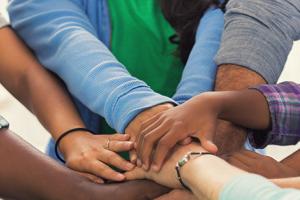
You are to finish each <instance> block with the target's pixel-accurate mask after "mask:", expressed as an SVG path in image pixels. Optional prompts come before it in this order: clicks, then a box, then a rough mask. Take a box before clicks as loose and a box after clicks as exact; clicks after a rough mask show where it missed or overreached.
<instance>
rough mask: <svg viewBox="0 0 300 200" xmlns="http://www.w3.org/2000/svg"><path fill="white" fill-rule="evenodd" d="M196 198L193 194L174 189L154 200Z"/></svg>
mask: <svg viewBox="0 0 300 200" xmlns="http://www.w3.org/2000/svg"><path fill="white" fill-rule="evenodd" d="M197 199H198V198H197V197H196V196H195V195H193V193H191V192H189V191H187V190H181V189H176V190H172V191H171V192H169V193H168V194H165V195H163V196H161V197H158V198H156V199H155V200H197Z"/></svg>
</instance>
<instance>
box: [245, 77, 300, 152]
mask: <svg viewBox="0 0 300 200" xmlns="http://www.w3.org/2000/svg"><path fill="white" fill-rule="evenodd" d="M254 89H256V90H258V91H260V92H261V93H262V94H263V95H264V96H265V98H266V100H267V102H268V105H269V110H270V117H271V120H270V121H271V123H272V124H271V126H270V130H267V131H261V132H257V131H256V132H251V133H250V134H249V140H250V143H251V144H252V146H254V147H256V148H264V147H266V146H267V145H269V144H276V145H292V144H296V143H297V142H298V141H300V85H299V84H296V83H293V82H284V83H281V84H276V85H261V86H258V87H255V88H254Z"/></svg>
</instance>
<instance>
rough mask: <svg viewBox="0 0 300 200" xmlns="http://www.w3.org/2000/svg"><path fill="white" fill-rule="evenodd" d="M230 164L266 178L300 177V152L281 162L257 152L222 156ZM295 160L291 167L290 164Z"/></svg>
mask: <svg viewBox="0 0 300 200" xmlns="http://www.w3.org/2000/svg"><path fill="white" fill-rule="evenodd" d="M222 158H224V159H225V160H226V161H228V162H229V163H230V164H232V165H234V166H236V167H238V168H240V169H243V170H245V171H248V172H251V173H255V174H260V175H262V176H264V177H266V178H270V179H272V178H273V179H274V178H277V179H278V178H287V177H296V176H300V167H299V164H298V162H297V161H298V160H299V151H297V152H295V153H293V154H292V155H290V156H289V157H288V158H286V159H284V160H282V161H281V162H278V161H276V160H275V159H273V158H271V157H269V156H264V155H260V154H257V153H255V152H251V151H247V150H243V151H239V152H235V153H233V154H230V155H224V156H222ZM287 160H289V162H290V161H291V160H293V161H292V162H291V163H292V164H291V165H289V162H287Z"/></svg>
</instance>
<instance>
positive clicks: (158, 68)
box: [104, 0, 183, 133]
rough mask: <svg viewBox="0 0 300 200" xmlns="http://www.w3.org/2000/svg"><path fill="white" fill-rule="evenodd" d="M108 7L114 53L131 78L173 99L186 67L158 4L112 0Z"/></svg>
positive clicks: (149, 0)
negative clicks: (175, 54)
mask: <svg viewBox="0 0 300 200" xmlns="http://www.w3.org/2000/svg"><path fill="white" fill-rule="evenodd" d="M108 5H109V12H110V17H111V25H112V35H111V51H112V53H113V54H114V55H115V56H116V58H117V59H118V60H119V61H120V62H121V63H122V64H124V65H125V67H126V69H127V70H128V71H129V73H130V74H131V75H132V76H134V77H137V78H138V79H140V80H143V81H145V82H146V83H147V84H148V85H149V86H150V87H151V88H152V89H153V90H154V91H155V92H158V93H160V94H162V95H165V96H169V97H171V96H173V94H174V93H175V91H176V87H177V85H178V83H179V81H180V78H181V74H182V71H183V64H182V63H181V61H180V59H179V58H177V57H176V56H174V52H175V51H176V48H177V46H176V45H174V44H172V43H170V42H169V37H170V36H172V35H174V34H175V31H174V30H173V29H172V27H171V26H170V25H169V23H168V22H167V21H166V20H165V18H164V16H163V14H162V12H161V10H160V7H159V5H158V3H157V1H156V0H109V1H108ZM105 127H106V128H105V129H104V131H105V132H106V133H108V131H109V130H108V129H107V126H106V125H105ZM109 132H111V131H109Z"/></svg>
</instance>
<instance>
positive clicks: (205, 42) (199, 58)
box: [173, 8, 224, 104]
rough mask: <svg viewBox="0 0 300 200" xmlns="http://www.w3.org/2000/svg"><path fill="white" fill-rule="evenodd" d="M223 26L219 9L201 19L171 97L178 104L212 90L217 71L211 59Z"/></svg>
mask: <svg viewBox="0 0 300 200" xmlns="http://www.w3.org/2000/svg"><path fill="white" fill-rule="evenodd" d="M223 26H224V14H223V12H222V11H221V10H220V9H215V8H211V9H209V10H208V11H206V13H205V15H204V16H203V17H202V19H201V21H200V24H199V26H198V29H197V33H196V41H195V44H194V47H193V48H192V51H191V53H190V55H189V58H188V61H187V63H186V65H185V67H184V71H183V74H182V79H181V81H180V83H179V85H178V87H177V90H176V93H175V95H174V96H173V99H174V100H175V101H176V102H178V103H179V104H182V103H184V102H185V101H187V100H189V99H190V98H192V97H193V96H196V95H197V94H200V93H202V92H206V91H211V90H213V87H214V80H215V76H216V70H217V66H216V63H215V62H214V60H213V58H214V57H215V55H216V54H217V51H218V49H219V48H220V41H221V36H222V33H223Z"/></svg>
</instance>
